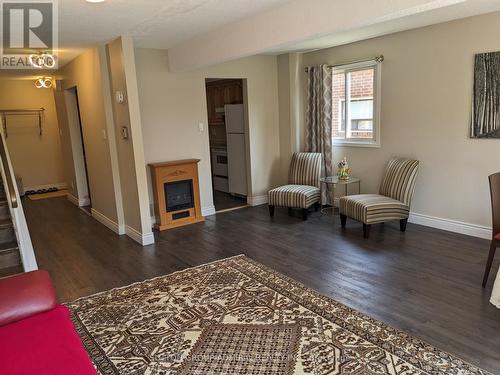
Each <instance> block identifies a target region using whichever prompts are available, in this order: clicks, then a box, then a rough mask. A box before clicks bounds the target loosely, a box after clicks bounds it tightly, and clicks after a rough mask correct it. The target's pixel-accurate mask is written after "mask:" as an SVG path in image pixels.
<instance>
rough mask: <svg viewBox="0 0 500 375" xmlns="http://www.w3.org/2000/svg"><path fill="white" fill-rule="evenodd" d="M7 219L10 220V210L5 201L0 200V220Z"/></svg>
mask: <svg viewBox="0 0 500 375" xmlns="http://www.w3.org/2000/svg"><path fill="white" fill-rule="evenodd" d="M9 218H10V210H9V205H8V203H7V200H0V220H4V219H9Z"/></svg>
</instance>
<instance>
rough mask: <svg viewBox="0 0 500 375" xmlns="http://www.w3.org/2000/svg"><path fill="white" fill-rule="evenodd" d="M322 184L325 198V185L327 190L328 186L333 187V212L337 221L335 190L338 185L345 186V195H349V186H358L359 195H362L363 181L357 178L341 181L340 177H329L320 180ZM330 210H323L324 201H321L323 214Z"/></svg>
mask: <svg viewBox="0 0 500 375" xmlns="http://www.w3.org/2000/svg"><path fill="white" fill-rule="evenodd" d="M320 182H321V196H323V185H326V187H327V190H328V186H331V187H332V189H331V200H332V207H331V208H332V210H333V217H334V219H335V204H334V202H335V188H336V187H337V185H344V187H345V195H349V189H348V188H349V185H351V184H358V194H361V180H360V179H359V178H357V177H349V179H348V180H341V179H340V178H338V176H328V177H322V178H320ZM329 208H330V207H328V208H326V209H325V208H323V201H321V212H324V211H325V210H327V209H329Z"/></svg>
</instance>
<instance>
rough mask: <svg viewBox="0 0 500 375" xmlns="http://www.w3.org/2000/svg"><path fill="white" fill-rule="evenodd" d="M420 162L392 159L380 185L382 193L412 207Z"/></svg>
mask: <svg viewBox="0 0 500 375" xmlns="http://www.w3.org/2000/svg"><path fill="white" fill-rule="evenodd" d="M418 164H419V161H418V160H411V159H392V160H390V161H389V163H388V164H387V168H386V169H385V175H384V179H383V180H382V184H381V185H380V191H379V192H380V195H385V196H386V197H390V198H392V199H396V200H398V201H400V202H403V203H404V204H405V205H407V206H408V207H410V204H411V199H412V197H413V192H414V190H415V182H416V180H417V174H418Z"/></svg>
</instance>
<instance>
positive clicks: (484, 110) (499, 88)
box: [471, 52, 500, 138]
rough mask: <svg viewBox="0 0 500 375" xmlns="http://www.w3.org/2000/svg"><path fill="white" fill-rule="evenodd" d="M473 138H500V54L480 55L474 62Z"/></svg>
mask: <svg viewBox="0 0 500 375" xmlns="http://www.w3.org/2000/svg"><path fill="white" fill-rule="evenodd" d="M473 95H474V96H473V99H472V120H471V137H472V138H500V52H489V53H480V54H477V55H476V56H475V61H474V93H473Z"/></svg>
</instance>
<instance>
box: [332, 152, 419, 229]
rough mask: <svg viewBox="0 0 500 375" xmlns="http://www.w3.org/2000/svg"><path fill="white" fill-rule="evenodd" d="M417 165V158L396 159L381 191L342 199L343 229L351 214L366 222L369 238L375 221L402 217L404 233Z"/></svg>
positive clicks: (364, 225) (365, 227) (383, 182)
mask: <svg viewBox="0 0 500 375" xmlns="http://www.w3.org/2000/svg"><path fill="white" fill-rule="evenodd" d="M418 164H419V162H418V160H408V159H393V160H391V161H389V163H388V165H387V168H386V170H385V176H384V179H383V180H382V184H381V185H380V190H379V194H359V195H349V196H346V197H342V198H340V201H339V208H340V221H341V224H342V228H345V226H346V221H347V217H350V218H352V219H354V220H357V221H360V222H362V223H363V234H364V237H365V238H368V237H369V235H370V226H371V225H372V224H377V223H384V222H386V221H390V220H399V223H400V229H401V232H404V231H405V230H406V224H407V222H408V216H409V215H410V204H411V199H412V196H413V191H414V190H415V181H416V178H417V173H418Z"/></svg>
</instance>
